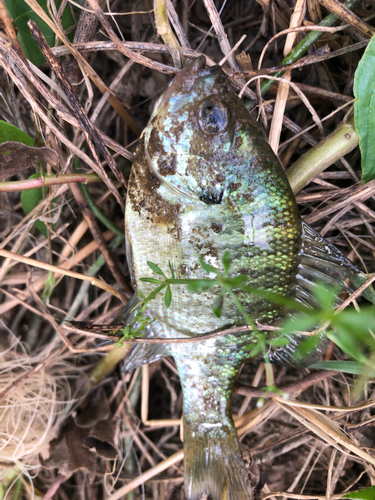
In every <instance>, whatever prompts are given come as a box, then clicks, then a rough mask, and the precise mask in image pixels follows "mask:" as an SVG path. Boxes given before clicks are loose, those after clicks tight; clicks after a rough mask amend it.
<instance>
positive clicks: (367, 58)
mask: <svg viewBox="0 0 375 500" xmlns="http://www.w3.org/2000/svg"><path fill="white" fill-rule="evenodd" d="M374 82H375V36H373V37H372V38H371V40H370V43H369V44H368V45H367V48H366V50H365V53H364V54H363V57H362V59H361V60H360V62H359V64H358V68H357V71H356V72H355V76H354V89H353V90H354V96H355V103H354V124H355V130H356V132H357V134H358V137H359V149H360V150H361V157H362V182H369V181H371V180H372V179H374V178H375V140H374V139H375V85H374Z"/></svg>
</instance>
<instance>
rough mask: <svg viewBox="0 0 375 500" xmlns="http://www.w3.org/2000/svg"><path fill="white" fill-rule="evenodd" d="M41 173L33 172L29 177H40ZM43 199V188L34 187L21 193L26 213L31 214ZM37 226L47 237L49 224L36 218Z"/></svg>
mask: <svg viewBox="0 0 375 500" xmlns="http://www.w3.org/2000/svg"><path fill="white" fill-rule="evenodd" d="M39 177H40V174H39V173H37V174H33V175H31V176H30V177H29V179H38V178H39ZM42 199H43V191H42V188H34V189H28V190H25V191H22V193H21V205H22V208H23V210H24V212H25V214H29V213H30V212H31V211H32V210H34V208H35V207H36V206H37V205H38V204H39V203H40V201H41V200H42ZM34 225H35V227H36V228H38V229H39V231H40V232H41V233H42V234H43V236H44V237H45V238H47V226H46V225H45V223H44V222H42V221H41V220H38V219H37V220H36V221H35V223H34Z"/></svg>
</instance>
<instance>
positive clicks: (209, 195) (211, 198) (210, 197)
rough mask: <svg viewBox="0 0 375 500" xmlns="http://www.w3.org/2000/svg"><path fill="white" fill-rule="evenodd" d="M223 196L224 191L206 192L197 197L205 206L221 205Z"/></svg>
mask: <svg viewBox="0 0 375 500" xmlns="http://www.w3.org/2000/svg"><path fill="white" fill-rule="evenodd" d="M223 196H224V189H222V190H220V191H216V190H215V191H213V190H212V191H207V192H206V193H203V194H201V195H200V196H199V200H200V201H202V202H203V203H205V204H206V205H221V202H222V201H223Z"/></svg>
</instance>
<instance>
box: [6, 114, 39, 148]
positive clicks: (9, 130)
mask: <svg viewBox="0 0 375 500" xmlns="http://www.w3.org/2000/svg"><path fill="white" fill-rule="evenodd" d="M7 141H13V142H22V144H26V146H30V147H32V146H34V141H33V139H32V138H31V137H30V136H29V135H28V134H26V132H24V131H23V130H20V129H19V128H18V127H15V126H14V125H11V124H10V123H7V122H4V121H3V120H0V143H3V142H7Z"/></svg>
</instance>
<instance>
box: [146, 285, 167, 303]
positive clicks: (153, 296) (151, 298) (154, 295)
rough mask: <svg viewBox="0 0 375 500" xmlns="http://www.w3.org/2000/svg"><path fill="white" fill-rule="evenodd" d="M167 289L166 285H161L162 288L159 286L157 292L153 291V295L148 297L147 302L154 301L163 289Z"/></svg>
mask: <svg viewBox="0 0 375 500" xmlns="http://www.w3.org/2000/svg"><path fill="white" fill-rule="evenodd" d="M165 287H166V285H160V286H158V287H157V288H155V290H153V291H152V292H151V293H150V294H149V295H148V296H147V298H146V300H147V301H149V300H153V299H154V298H155V297H156V296H157V294H158V293H160V292H161V291H162V290H163V288H165Z"/></svg>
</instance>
